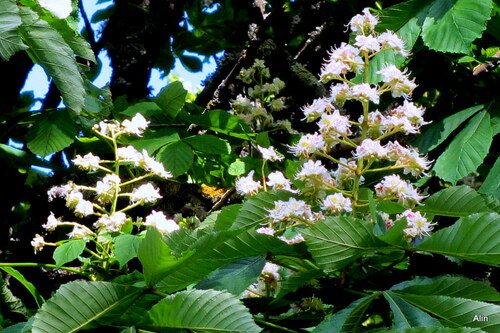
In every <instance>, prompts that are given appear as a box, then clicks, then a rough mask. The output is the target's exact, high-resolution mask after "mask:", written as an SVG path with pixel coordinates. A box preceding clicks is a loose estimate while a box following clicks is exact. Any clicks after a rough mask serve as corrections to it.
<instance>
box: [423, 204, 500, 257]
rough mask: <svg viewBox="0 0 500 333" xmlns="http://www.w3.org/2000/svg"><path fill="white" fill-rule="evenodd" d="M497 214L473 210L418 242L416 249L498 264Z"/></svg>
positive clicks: (498, 234)
mask: <svg viewBox="0 0 500 333" xmlns="http://www.w3.org/2000/svg"><path fill="white" fill-rule="evenodd" d="M498 221H500V215H499V214H496V213H489V214H487V213H483V214H473V215H470V216H468V217H464V218H461V219H460V220H458V221H457V222H456V223H455V224H454V225H452V226H451V227H448V228H444V229H441V230H439V231H437V232H436V233H434V234H433V235H432V236H431V237H429V238H427V239H426V240H424V241H423V242H422V243H420V244H419V245H418V246H417V247H416V249H418V250H423V251H428V252H432V253H438V254H442V255H446V256H451V257H455V258H458V259H462V260H468V261H473V262H478V263H483V264H487V265H492V266H500V242H499V241H498V240H499V239H500V227H499V224H498Z"/></svg>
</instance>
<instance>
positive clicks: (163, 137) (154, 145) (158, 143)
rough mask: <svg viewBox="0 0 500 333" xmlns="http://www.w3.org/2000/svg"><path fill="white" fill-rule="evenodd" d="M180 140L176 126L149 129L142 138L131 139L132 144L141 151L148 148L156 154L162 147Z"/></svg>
mask: <svg viewBox="0 0 500 333" xmlns="http://www.w3.org/2000/svg"><path fill="white" fill-rule="evenodd" d="M179 140H180V137H179V133H177V131H176V130H175V129H174V128H169V127H167V128H162V129H160V130H156V131H148V132H146V133H145V134H144V136H143V137H142V138H139V139H137V140H133V141H130V144H131V145H132V146H134V148H135V149H137V150H139V151H142V150H143V149H146V150H147V152H148V154H149V155H154V154H155V153H156V151H158V150H159V149H160V148H161V147H163V146H166V145H168V144H171V143H174V142H176V141H179Z"/></svg>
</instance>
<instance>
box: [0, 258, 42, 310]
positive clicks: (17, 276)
mask: <svg viewBox="0 0 500 333" xmlns="http://www.w3.org/2000/svg"><path fill="white" fill-rule="evenodd" d="M0 269H1V270H3V271H4V272H5V273H7V274H9V275H10V276H12V277H13V278H14V279H16V280H17V281H19V282H20V283H21V284H22V285H23V286H24V287H25V288H26V289H27V290H28V291H29V292H30V294H31V295H32V296H33V298H34V299H35V302H36V304H37V305H38V306H39V307H40V306H42V304H43V303H44V302H45V300H44V299H43V297H42V295H40V293H39V292H38V290H37V289H36V287H35V286H34V285H33V284H32V283H31V282H29V281H28V280H26V278H25V277H24V275H22V274H21V273H20V272H19V271H18V270H16V269H14V268H12V267H5V266H1V267H0Z"/></svg>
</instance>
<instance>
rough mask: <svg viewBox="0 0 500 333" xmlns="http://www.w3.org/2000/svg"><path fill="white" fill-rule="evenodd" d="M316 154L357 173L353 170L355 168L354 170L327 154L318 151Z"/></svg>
mask: <svg viewBox="0 0 500 333" xmlns="http://www.w3.org/2000/svg"><path fill="white" fill-rule="evenodd" d="M315 154H316V155H319V156H321V157H324V158H327V159H329V160H330V161H332V162H334V163H337V164H339V165H342V166H343V167H344V168H347V169H349V170H351V171H356V170H355V169H353V168H352V167H350V166H349V165H347V164H345V163H342V162H340V161H339V160H337V159H336V158H334V157H331V156H330V155H328V154H325V153H323V152H321V151H317V152H316V153H315Z"/></svg>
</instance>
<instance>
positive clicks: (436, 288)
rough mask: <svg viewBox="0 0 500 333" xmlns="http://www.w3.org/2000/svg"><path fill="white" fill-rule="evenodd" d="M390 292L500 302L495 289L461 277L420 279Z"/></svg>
mask: <svg viewBox="0 0 500 333" xmlns="http://www.w3.org/2000/svg"><path fill="white" fill-rule="evenodd" d="M391 290H393V291H395V292H397V293H398V294H400V293H405V294H414V295H429V296H430V295H437V296H439V295H441V296H451V297H462V298H468V299H473V300H476V301H489V302H498V301H500V294H499V293H498V292H497V291H496V290H495V288H493V287H490V286H488V285H486V284H484V283H482V282H480V281H474V280H470V279H467V278H465V277H463V276H453V275H444V276H439V277H436V278H433V279H429V278H420V279H416V280H412V281H406V282H403V283H401V284H398V285H396V286H394V287H392V288H391Z"/></svg>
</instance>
